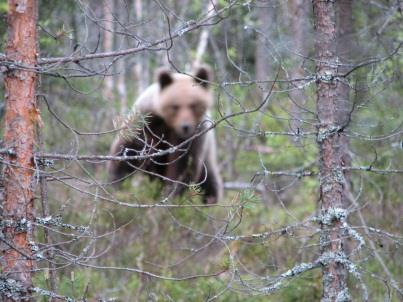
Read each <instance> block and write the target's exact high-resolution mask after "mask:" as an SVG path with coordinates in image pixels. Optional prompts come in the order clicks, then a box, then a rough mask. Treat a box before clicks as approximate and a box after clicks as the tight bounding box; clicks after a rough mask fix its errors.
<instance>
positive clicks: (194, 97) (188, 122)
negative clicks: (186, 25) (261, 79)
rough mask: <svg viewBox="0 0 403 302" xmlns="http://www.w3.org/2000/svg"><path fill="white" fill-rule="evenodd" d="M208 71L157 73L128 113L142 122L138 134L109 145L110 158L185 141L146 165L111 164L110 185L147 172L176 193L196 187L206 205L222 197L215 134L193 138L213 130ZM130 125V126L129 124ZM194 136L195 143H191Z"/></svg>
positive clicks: (204, 68)
mask: <svg viewBox="0 0 403 302" xmlns="http://www.w3.org/2000/svg"><path fill="white" fill-rule="evenodd" d="M211 78H212V76H211V72H210V69H209V68H208V67H207V66H202V67H199V68H198V69H197V70H196V72H195V73H194V76H190V75H185V74H179V73H172V72H170V71H169V70H167V69H161V70H160V71H159V72H158V73H157V82H156V83H154V84H153V85H151V86H150V87H148V88H147V89H146V90H145V91H144V92H143V93H142V94H141V95H140V96H139V97H138V99H137V100H136V102H135V103H134V105H133V110H132V113H133V114H134V116H135V118H141V117H144V120H145V123H144V127H142V129H141V131H138V132H137V133H136V135H131V136H130V137H124V136H121V135H119V136H118V137H117V138H116V139H115V141H114V142H113V144H112V146H111V154H112V155H118V156H121V155H127V156H134V155H140V154H141V155H144V154H146V155H152V154H153V153H156V152H160V151H163V150H167V149H169V148H171V147H174V146H178V145H179V144H181V143H183V142H185V141H186V140H189V142H187V143H185V144H184V145H183V146H181V147H180V148H178V150H176V151H175V152H171V153H168V152H165V153H166V154H163V155H161V156H155V157H150V158H147V159H144V160H131V161H110V162H109V163H108V172H109V175H110V178H111V180H112V181H113V182H114V183H117V182H119V181H120V180H122V179H123V178H124V177H125V176H126V175H128V174H130V173H133V172H134V171H136V170H138V171H142V172H145V173H147V174H148V175H149V176H150V177H151V178H156V177H157V178H160V179H161V180H163V181H164V183H166V184H170V185H173V187H174V188H175V191H174V192H175V194H180V193H182V192H183V189H184V188H185V187H186V186H187V185H190V184H198V185H200V187H201V189H202V191H203V192H204V195H203V196H204V198H203V201H204V203H216V202H217V201H218V200H220V199H221V197H222V191H223V186H222V180H221V177H220V174H219V172H218V165H217V158H216V141H215V134H214V129H211V130H209V131H207V132H206V133H205V134H202V135H199V136H197V133H199V132H200V131H203V130H205V129H206V128H207V127H209V126H211V122H209V114H208V112H209V109H210V108H211V107H212V105H213V95H212V93H211V91H210V89H209V82H211ZM128 126H130V125H128ZM195 134H196V136H195V138H194V139H190V138H192V137H193V136H194V135H195Z"/></svg>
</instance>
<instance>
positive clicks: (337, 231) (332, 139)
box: [313, 0, 351, 302]
mask: <svg viewBox="0 0 403 302" xmlns="http://www.w3.org/2000/svg"><path fill="white" fill-rule="evenodd" d="M313 13H314V24H315V51H316V58H315V59H316V73H317V78H318V79H317V114H318V119H319V123H318V134H317V142H318V145H319V157H320V166H319V181H320V207H321V209H320V211H321V215H320V217H321V220H320V222H321V228H322V232H321V236H320V237H321V238H320V247H321V260H322V261H321V263H322V265H323V268H322V273H323V277H322V280H323V281H322V283H323V293H322V301H323V302H325V301H326V302H330V301H350V300H351V299H350V295H349V292H348V287H347V277H348V273H347V265H348V260H347V258H346V255H345V251H344V239H343V236H344V229H343V223H344V222H345V219H346V216H347V213H346V210H345V208H344V202H343V201H344V199H345V197H344V195H345V190H344V187H345V178H344V173H343V167H342V165H343V162H342V155H343V150H344V149H343V148H342V144H343V140H342V139H341V137H342V136H341V135H340V134H341V133H340V131H341V130H342V127H343V124H342V123H343V120H344V117H343V116H341V115H340V114H339V112H338V110H337V108H338V106H337V104H338V102H340V91H341V90H340V85H339V81H338V80H337V78H336V74H337V67H338V66H337V62H338V58H337V27H336V7H335V3H334V1H321V0H314V1H313Z"/></svg>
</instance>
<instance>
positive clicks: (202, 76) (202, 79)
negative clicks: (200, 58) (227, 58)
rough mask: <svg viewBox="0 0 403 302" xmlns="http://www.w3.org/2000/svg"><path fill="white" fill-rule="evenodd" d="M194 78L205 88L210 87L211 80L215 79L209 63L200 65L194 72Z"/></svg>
mask: <svg viewBox="0 0 403 302" xmlns="http://www.w3.org/2000/svg"><path fill="white" fill-rule="evenodd" d="M194 79H195V81H196V83H198V84H200V85H201V86H202V87H204V88H208V86H209V82H211V81H212V80H213V75H212V72H211V69H210V67H209V66H207V65H202V66H200V67H198V68H197V69H196V71H195V73H194Z"/></svg>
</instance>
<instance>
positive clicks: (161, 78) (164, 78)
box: [157, 68, 174, 90]
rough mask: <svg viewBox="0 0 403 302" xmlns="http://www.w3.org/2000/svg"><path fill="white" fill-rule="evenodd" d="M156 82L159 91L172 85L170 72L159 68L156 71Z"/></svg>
mask: <svg viewBox="0 0 403 302" xmlns="http://www.w3.org/2000/svg"><path fill="white" fill-rule="evenodd" d="M157 81H158V84H159V85H160V88H161V90H162V89H164V88H165V87H167V86H169V85H171V84H172V82H173V81H174V79H173V77H172V74H171V71H170V70H169V69H167V68H160V69H159V70H158V71H157Z"/></svg>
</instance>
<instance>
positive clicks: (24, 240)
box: [1, 0, 40, 302]
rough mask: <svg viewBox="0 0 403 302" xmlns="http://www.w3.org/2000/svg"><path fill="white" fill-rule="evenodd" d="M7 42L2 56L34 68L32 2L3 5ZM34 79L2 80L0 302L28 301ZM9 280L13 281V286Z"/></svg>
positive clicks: (12, 0)
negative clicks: (4, 152)
mask: <svg viewBox="0 0 403 302" xmlns="http://www.w3.org/2000/svg"><path fill="white" fill-rule="evenodd" d="M8 7H9V9H8V43H7V50H6V55H7V59H8V60H10V61H11V60H13V61H15V62H18V63H19V64H21V65H25V66H30V67H32V66H35V65H36V63H37V55H38V54H37V30H36V20H37V1H36V0H26V1H17V0H9V1H8ZM36 80H37V75H36V73H34V72H30V71H27V70H26V69H24V70H20V69H10V70H8V71H7V74H6V77H5V81H4V82H5V99H6V113H5V131H4V146H5V147H6V148H7V149H8V150H9V152H8V155H7V156H6V157H5V161H6V162H7V164H6V165H5V171H4V174H5V184H4V185H5V200H4V204H3V221H2V222H3V226H4V229H3V230H2V231H3V239H4V240H5V242H6V247H5V248H4V250H3V251H2V252H3V253H2V257H3V259H2V260H1V266H2V267H1V270H2V275H3V276H4V277H5V280H2V282H6V283H7V284H8V285H9V286H10V287H8V288H6V289H5V290H4V288H3V287H2V289H3V290H2V292H1V296H2V299H1V301H7V302H9V301H30V300H31V299H30V298H28V296H29V288H30V287H31V286H32V276H31V274H32V268H33V261H32V257H31V255H32V252H31V246H30V241H31V236H32V219H33V201H34V198H33V190H34V182H33V180H34V178H33V176H34V169H35V167H34V153H33V151H34V150H33V148H34V139H35V125H36V123H37V122H40V114H39V110H38V109H37V107H36V101H35V88H36ZM13 280H15V282H14V281H13Z"/></svg>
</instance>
